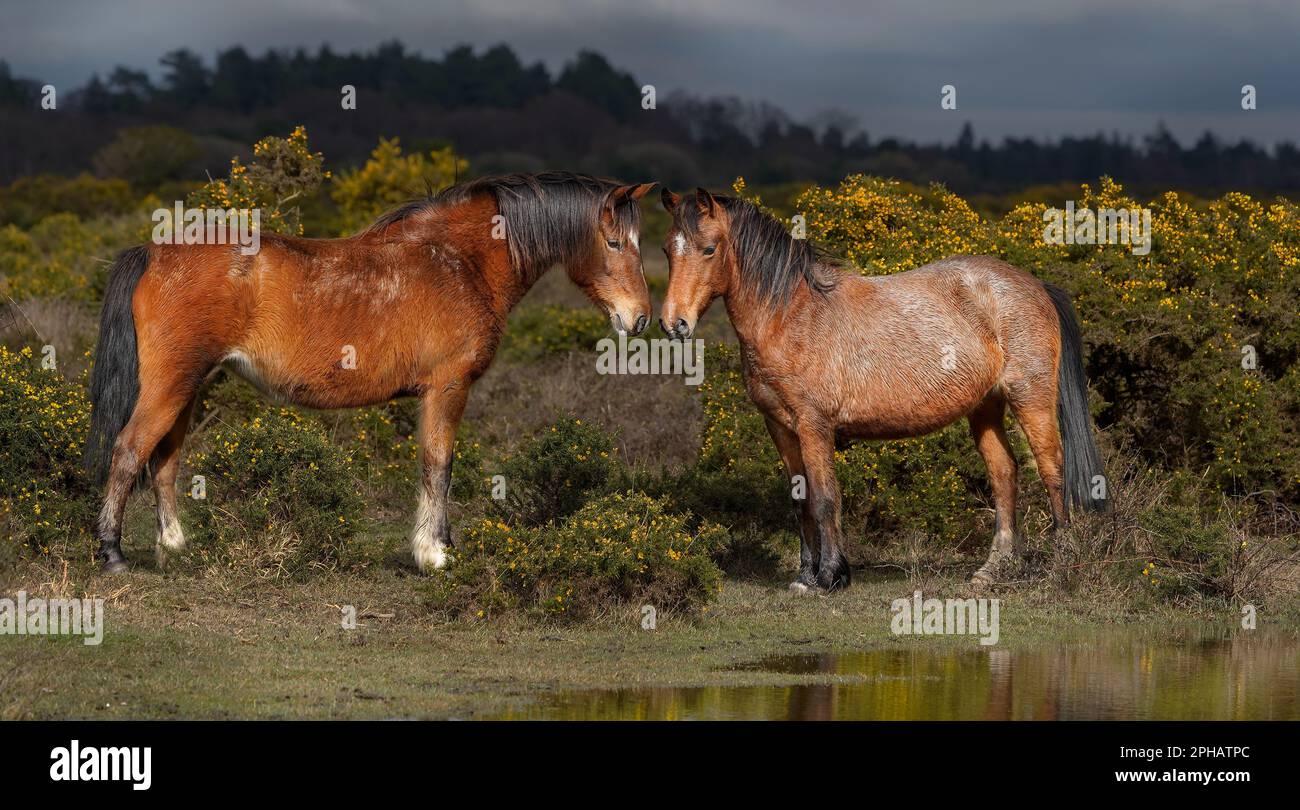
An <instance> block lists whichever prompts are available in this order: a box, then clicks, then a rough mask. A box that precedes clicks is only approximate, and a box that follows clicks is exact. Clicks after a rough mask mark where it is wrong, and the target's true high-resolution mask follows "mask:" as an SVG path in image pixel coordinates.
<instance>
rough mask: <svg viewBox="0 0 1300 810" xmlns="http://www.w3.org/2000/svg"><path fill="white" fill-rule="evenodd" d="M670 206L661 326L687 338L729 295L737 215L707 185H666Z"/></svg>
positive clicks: (672, 334)
mask: <svg viewBox="0 0 1300 810" xmlns="http://www.w3.org/2000/svg"><path fill="white" fill-rule="evenodd" d="M661 199H662V200H663V205H664V209H665V210H667V211H668V213H670V214H672V215H673V224H672V227H670V228H669V229H668V236H667V237H666V238H665V240H664V253H666V254H668V294H667V295H666V296H665V298H664V305H663V309H661V310H660V312H659V327H660V328H661V329H663V330H664V332H665V333H666V334H667V335H668V336H669V337H673V338H677V339H679V340H685V339H686V338H689V337H690V336H691V335H692V334H694V333H695V325H696V323H698V322H699V320H700V317H701V316H702V315H704V311H705V310H707V309H708V308H709V305H710V304H712V303H713V299H715V298H717V297H718V296H720V295H725V294H726V293H727V289H728V287H729V286H730V283H731V278H732V274H733V273H734V272H735V271H736V268H735V254H734V253H733V252H732V251H731V250H730V238H729V237H730V233H731V216H730V214H729V213H728V211H727V210H726V209H725V208H724V207H723V206H722V204H721V203H720V202H719V201H718V200H717V199H716V198H714V196H713V195H712V194H710V193H709V192H708V191H707V190H706V189H703V188H698V189H696V190H695V193H694V194H692V195H690V196H683V195H681V194H674V193H672V192H671V191H669V190H668V189H667V188H664V190H663V193H662V195H661Z"/></svg>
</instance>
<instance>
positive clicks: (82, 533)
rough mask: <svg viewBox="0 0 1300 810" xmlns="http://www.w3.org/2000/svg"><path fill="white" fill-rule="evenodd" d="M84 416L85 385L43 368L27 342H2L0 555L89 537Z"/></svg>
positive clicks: (64, 544)
mask: <svg viewBox="0 0 1300 810" xmlns="http://www.w3.org/2000/svg"><path fill="white" fill-rule="evenodd" d="M89 421H90V407H89V403H88V402H87V401H86V389H85V386H84V384H82V383H76V382H70V381H68V380H66V379H64V378H63V377H62V376H61V375H60V374H59V373H58V372H56V371H52V370H47V369H43V368H41V365H40V361H39V359H38V358H37V357H36V356H35V353H34V352H33V351H32V350H31V349H30V348H24V349H22V350H20V351H17V352H13V351H10V350H9V349H7V348H5V347H4V346H0V535H2V536H3V540H0V546H3V547H4V548H3V549H0V560H3V559H6V558H7V559H12V558H13V557H14V556H15V555H16V553H18V552H20V551H21V550H23V549H26V550H29V551H34V552H37V553H46V552H49V551H50V550H51V549H53V548H56V547H58V548H62V549H66V548H67V547H69V546H70V545H72V544H74V543H75V544H80V543H82V542H83V541H88V540H89V531H88V529H89V527H90V523H91V521H90V518H91V511H92V508H91V506H90V498H89V494H90V492H89V487H88V485H87V482H86V480H85V477H84V476H83V474H82V469H81V452H82V447H83V446H84V444H85V440H86V432H87V430H88V428H89Z"/></svg>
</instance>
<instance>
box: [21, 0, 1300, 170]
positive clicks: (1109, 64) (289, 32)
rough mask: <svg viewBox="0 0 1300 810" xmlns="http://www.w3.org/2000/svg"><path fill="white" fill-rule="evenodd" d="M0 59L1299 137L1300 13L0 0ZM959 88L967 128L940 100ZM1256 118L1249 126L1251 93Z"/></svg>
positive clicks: (32, 68)
mask: <svg viewBox="0 0 1300 810" xmlns="http://www.w3.org/2000/svg"><path fill="white" fill-rule="evenodd" d="M0 9H2V10H3V18H2V21H0V59H4V60H6V61H8V62H9V64H10V66H11V68H12V69H13V70H14V72H16V73H17V74H19V75H23V76H30V77H33V78H39V79H41V80H43V81H48V82H52V83H54V84H55V85H56V86H73V85H80V84H82V83H84V82H85V80H86V79H87V78H88V77H89V75H90V74H91V73H92V72H93V71H96V70H98V71H100V72H101V73H104V72H107V70H108V69H110V68H111V67H112V66H113V65H116V64H126V65H129V66H132V67H138V68H145V69H148V70H150V71H151V72H153V73H155V74H156V73H157V59H158V57H159V56H161V55H162V53H164V52H165V51H168V50H171V49H173V48H177V47H182V46H185V47H189V48H191V49H193V50H195V51H197V52H198V53H200V54H202V55H203V56H204V58H205V59H206V60H207V61H208V62H209V64H210V63H211V61H212V57H213V55H214V54H215V52H216V51H217V50H218V49H220V48H224V47H228V46H231V45H234V44H242V45H244V46H245V47H247V48H249V49H250V50H252V51H254V52H259V53H260V52H261V51H262V50H264V49H265V48H268V47H276V48H289V47H296V46H304V47H307V48H309V49H313V50H314V49H315V48H316V47H318V46H319V45H320V44H321V43H326V42H327V43H329V44H330V45H331V46H332V47H334V48H335V49H336V50H352V49H369V48H372V47H374V46H375V45H377V44H378V43H380V42H382V41H384V40H388V39H392V38H395V37H396V38H399V39H401V40H402V41H403V42H404V43H405V44H406V45H407V47H408V48H410V49H411V50H416V51H419V52H421V53H423V54H425V55H427V56H438V55H441V54H442V52H443V51H445V50H447V49H448V48H450V47H452V46H454V45H456V44H459V43H470V44H472V45H475V46H476V47H485V46H488V45H492V44H495V43H498V42H506V43H509V44H510V45H511V46H512V47H514V49H515V50H516V51H517V52H518V53H519V55H520V57H521V58H522V59H523V60H524V61H526V62H533V61H536V60H539V59H540V60H542V61H543V62H545V63H546V64H547V65H548V66H549V67H550V68H551V69H552V71H553V72H555V71H558V69H559V68H560V67H562V65H563V64H564V62H565V61H566V60H567V59H569V58H571V57H572V56H573V54H574V53H575V52H576V51H577V50H579V49H580V48H594V49H596V50H599V51H601V52H603V53H604V54H605V55H606V56H608V57H609V59H610V60H611V61H612V62H613V63H614V64H615V65H616V66H619V67H622V68H624V69H627V70H630V71H631V72H632V73H633V74H634V75H635V76H636V77H637V79H638V80H640V81H642V82H643V83H653V84H654V85H655V86H656V87H657V88H658V90H659V92H660V94H661V95H666V94H667V92H668V91H671V90H673V89H676V88H683V89H686V90H689V91H691V92H693V93H697V94H728V95H738V96H741V97H744V98H750V99H755V100H758V99H762V100H767V101H771V102H773V103H775V104H777V105H779V106H781V107H783V108H785V109H786V110H787V111H789V112H791V113H792V114H794V115H795V116H796V117H807V116H810V115H813V114H815V113H817V112H819V111H822V110H824V109H826V108H830V107H837V108H841V109H843V110H845V111H847V112H849V113H851V114H853V115H855V116H857V117H858V119H859V121H860V122H861V125H862V127H863V128H865V129H866V130H867V131H868V132H870V133H871V134H872V136H873V137H875V138H880V137H884V136H887V135H896V136H903V137H906V138H912V139H919V140H923V141H931V140H943V141H949V140H951V139H952V138H953V137H954V136H955V135H956V133H957V131H958V130H959V129H960V127H961V124H962V122H964V121H967V120H969V121H971V122H972V123H973V124H974V126H975V131H976V134H977V136H978V137H994V138H999V137H1001V136H1003V135H1008V134H1010V135H1027V136H1035V137H1043V136H1053V137H1055V136H1059V135H1062V134H1088V133H1093V132H1097V131H1107V132H1109V131H1112V130H1114V131H1118V132H1120V133H1125V134H1144V133H1147V132H1150V131H1151V130H1152V129H1153V128H1154V127H1155V125H1156V123H1157V122H1158V121H1162V120H1163V121H1164V122H1165V123H1166V124H1167V125H1168V126H1169V128H1170V129H1171V130H1173V132H1174V133H1175V134H1176V135H1178V136H1179V137H1180V138H1182V139H1184V140H1188V139H1190V138H1192V137H1194V136H1195V135H1197V134H1199V133H1200V132H1201V131H1203V130H1205V129H1207V128H1208V129H1212V130H1214V131H1215V132H1216V133H1217V134H1219V135H1221V136H1224V137H1228V138H1233V139H1235V138H1237V137H1241V136H1246V137H1251V138H1253V139H1255V140H1258V141H1261V142H1263V143H1266V144H1271V143H1273V142H1275V141H1277V140H1300V69H1298V68H1300V1H1298V0H1262V1H1260V2H1231V3H1229V2H1220V3H1215V2H1209V0H1184V1H1183V2H1176V1H1175V0H1141V2H1135V0H1078V1H1077V2H1072V3H1064V4H1057V3H1052V2H1020V1H1019V0H976V1H965V2H964V1H963V0H937V1H934V2H931V1H928V0H910V1H907V0H904V1H902V2H872V1H871V0H865V1H863V0H859V1H858V2H850V0H780V1H779V2H778V0H638V2H631V3H614V2H602V0H519V1H518V2H507V0H442V1H441V2H439V1H438V0H434V2H413V1H410V0H406V1H404V0H316V1H314V2H313V1H312V0H208V1H207V2H183V1H182V0H172V1H171V2H161V1H160V0H116V1H113V0H39V1H38V2H31V1H29V0H0ZM945 84H952V85H955V86H956V87H957V106H958V109H957V110H956V111H945V110H941V109H940V106H939V97H940V88H941V87H942V86H943V85H945ZM1244 84H1253V85H1255V87H1256V88H1257V89H1258V107H1259V108H1258V109H1257V110H1255V111H1253V112H1246V111H1243V110H1242V109H1241V103H1240V99H1241V87H1242V85H1244Z"/></svg>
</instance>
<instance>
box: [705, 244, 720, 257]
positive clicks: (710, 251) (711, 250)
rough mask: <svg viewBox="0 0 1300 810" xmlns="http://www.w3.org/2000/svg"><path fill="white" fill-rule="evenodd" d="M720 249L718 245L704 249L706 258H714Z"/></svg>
mask: <svg viewBox="0 0 1300 810" xmlns="http://www.w3.org/2000/svg"><path fill="white" fill-rule="evenodd" d="M717 249H718V246H717V245H709V246H708V247H706V248H705V249H704V255H705V256H712V255H713V254H714V253H715V252H716V251H717Z"/></svg>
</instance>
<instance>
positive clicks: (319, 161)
mask: <svg viewBox="0 0 1300 810" xmlns="http://www.w3.org/2000/svg"><path fill="white" fill-rule="evenodd" d="M328 179H330V173H329V172H328V171H326V170H325V157H324V156H323V155H322V154H321V153H320V152H313V151H311V147H310V146H309V145H308V144H307V130H306V128H304V127H297V128H295V129H294V131H293V132H291V133H290V134H289V137H287V138H277V137H267V138H263V139H262V140H260V141H258V142H257V143H255V144H254V145H253V159H252V161H251V162H250V163H248V164H245V163H244V162H243V161H241V160H240V159H239V158H232V159H231V161H230V175H229V176H228V177H226V178H223V179H218V180H212V181H210V182H208V183H207V184H206V185H204V186H203V187H202V188H200V189H198V190H196V191H194V192H193V193H192V194H190V196H189V197H188V199H187V200H186V204H187V205H188V206H189V207H191V208H220V209H231V208H233V209H236V210H240V211H245V210H252V209H254V208H256V209H260V211H261V229H262V230H263V231H265V232H268V233H282V234H288V235H290V236H301V235H302V232H303V228H302V211H301V206H302V203H303V202H305V201H306V199H307V198H308V197H310V196H311V195H313V194H315V193H316V192H317V191H318V190H319V189H320V187H321V184H322V183H324V182H325V181H326V180H328Z"/></svg>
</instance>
